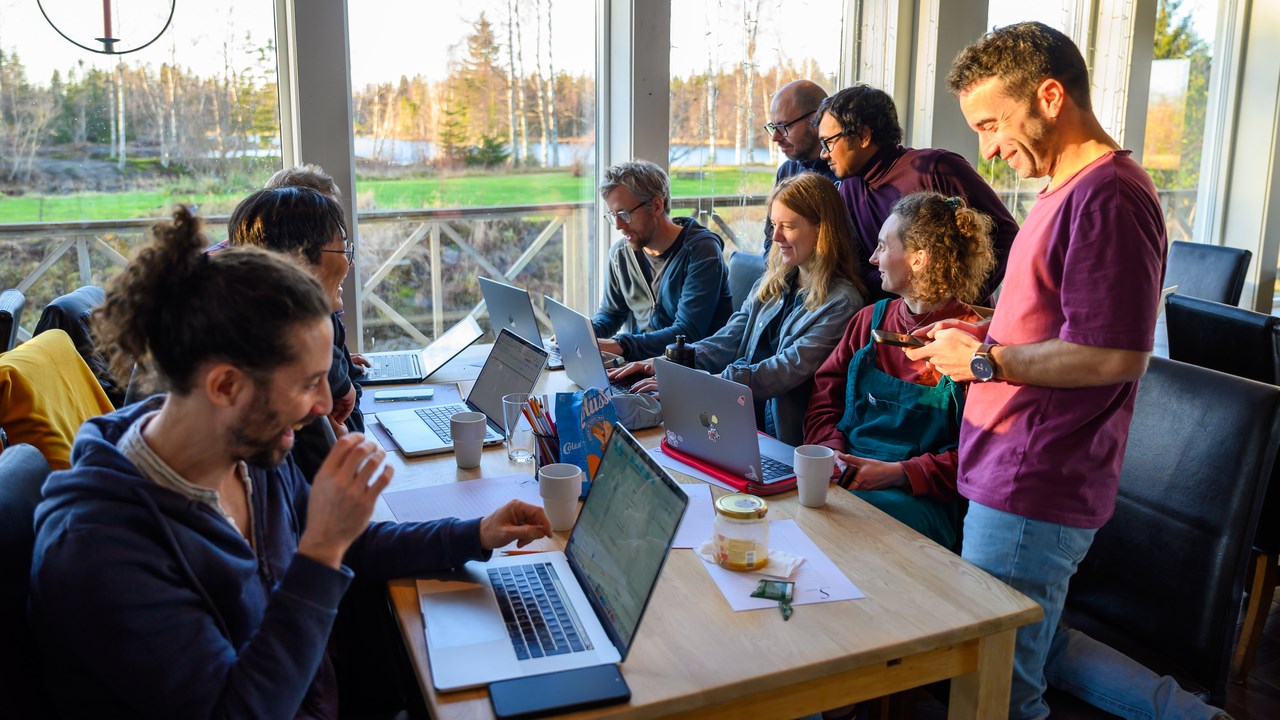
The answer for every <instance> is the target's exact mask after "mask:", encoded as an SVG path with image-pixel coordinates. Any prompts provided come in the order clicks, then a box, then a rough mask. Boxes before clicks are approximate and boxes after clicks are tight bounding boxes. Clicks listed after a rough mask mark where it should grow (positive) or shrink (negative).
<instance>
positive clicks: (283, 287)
mask: <svg viewBox="0 0 1280 720" xmlns="http://www.w3.org/2000/svg"><path fill="white" fill-rule="evenodd" d="M151 234H152V237H153V241H152V242H151V244H150V245H148V246H146V247H144V248H142V250H141V251H140V252H139V253H138V255H137V257H135V258H134V259H133V261H132V262H130V263H129V265H128V267H126V268H125V269H124V270H123V271H122V272H121V273H120V274H119V275H117V276H116V277H115V278H113V279H112V281H111V283H110V284H109V285H108V287H107V297H106V300H105V301H104V302H103V304H102V305H101V306H99V307H98V309H97V310H96V311H95V312H94V316H93V334H94V341H95V343H96V344H97V346H98V347H101V348H105V349H106V353H107V358H108V362H109V365H110V370H111V374H112V375H113V376H114V377H115V378H116V379H117V380H118V381H120V382H121V383H122V384H123V383H125V382H127V381H128V380H129V376H130V373H131V371H132V369H133V365H134V363H135V362H136V363H137V364H138V365H139V366H140V369H141V370H143V371H144V372H150V371H151V370H156V371H158V373H159V375H160V379H161V380H162V382H163V384H164V385H165V386H167V387H168V388H169V389H170V390H172V391H173V392H175V393H177V394H179V395H185V394H187V393H189V392H191V390H192V387H193V377H194V375H195V372H196V369H197V368H198V367H200V365H201V364H203V363H206V362H209V361H227V362H230V363H232V364H234V365H236V366H237V367H239V368H242V369H244V370H245V371H246V372H249V373H254V374H267V373H270V372H271V371H272V370H274V369H275V368H277V367H279V366H281V365H284V364H286V363H289V362H292V361H293V360H294V359H295V351H294V348H293V347H292V342H291V340H292V333H291V332H290V330H291V329H292V328H294V327H295V326H297V325H299V324H301V323H304V322H308V321H312V320H324V319H327V318H328V317H329V313H330V310H329V301H328V300H327V299H326V298H325V295H324V290H323V289H322V288H321V287H320V283H319V281H317V280H316V279H315V278H314V277H312V276H311V274H310V273H309V272H307V271H306V270H304V269H302V268H301V267H298V265H296V264H295V263H294V262H292V261H290V260H289V259H288V258H286V257H282V256H280V255H278V254H275V253H269V252H266V251H263V250H260V249H257V248H235V249H229V250H225V251H223V252H220V253H217V254H215V255H207V254H205V253H204V252H203V249H204V248H205V247H207V246H208V245H209V241H208V239H207V238H205V236H204V234H203V233H201V232H200V222H199V220H197V219H196V217H195V216H194V215H192V214H191V211H190V210H188V209H187V208H185V207H179V208H178V209H177V210H176V211H175V212H174V213H173V219H172V221H169V222H161V223H158V224H157V225H156V226H155V227H153V228H152V229H151Z"/></svg>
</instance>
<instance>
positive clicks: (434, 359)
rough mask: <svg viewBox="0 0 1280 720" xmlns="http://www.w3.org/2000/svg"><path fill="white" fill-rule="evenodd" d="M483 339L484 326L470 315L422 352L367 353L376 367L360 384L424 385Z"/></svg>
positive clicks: (368, 369)
mask: <svg viewBox="0 0 1280 720" xmlns="http://www.w3.org/2000/svg"><path fill="white" fill-rule="evenodd" d="M482 337H484V330H482V329H481V328H480V323H478V322H476V319H475V318H473V317H471V316H470V315H468V316H466V317H464V318H462V319H461V320H459V321H458V323H457V324H456V325H454V326H453V327H451V328H449V329H448V330H446V331H445V332H444V334H442V335H441V336H440V337H438V338H436V339H435V340H434V341H432V343H431V344H430V345H428V346H426V347H425V348H423V349H421V350H403V351H398V352H376V353H365V355H364V356H365V357H366V358H368V360H369V362H370V363H372V366H371V367H367V368H365V369H364V375H362V376H360V377H358V378H356V380H357V381H358V382H359V383H360V384H361V385H387V384H391V383H413V382H422V381H423V380H426V379H427V378H429V377H431V374H432V373H434V372H435V371H437V370H439V369H440V368H442V367H444V366H445V365H446V364H447V363H448V362H449V361H450V360H452V359H454V358H455V357H457V356H458V353H460V352H462V351H463V350H466V349H467V348H468V347H470V345H471V343H473V342H475V341H476V340H479V339H480V338H482Z"/></svg>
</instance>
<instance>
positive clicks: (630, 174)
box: [591, 160, 734, 360]
mask: <svg viewBox="0 0 1280 720" xmlns="http://www.w3.org/2000/svg"><path fill="white" fill-rule="evenodd" d="M600 197H602V198H604V204H605V205H607V206H608V208H609V212H606V213H605V214H604V216H605V219H607V220H608V221H609V222H610V223H612V224H613V226H614V227H616V228H617V229H618V231H619V232H620V233H622V238H621V239H619V240H618V241H617V242H615V243H614V244H613V247H611V248H610V249H609V269H608V272H609V275H608V277H607V278H606V279H605V289H604V298H603V299H602V300H601V301H600V309H599V310H596V314H595V317H593V318H591V324H592V325H593V326H594V327H595V331H596V337H597V338H600V341H599V342H600V349H601V350H605V351H607V352H611V353H613V354H615V355H621V356H622V357H624V358H626V359H627V360H645V359H648V358H651V357H657V356H658V355H661V354H662V353H663V351H664V350H666V347H667V345H670V344H671V343H673V342H675V341H676V336H677V335H683V336H684V337H685V340H686V341H687V342H691V343H692V342H695V341H697V340H701V339H702V338H704V337H708V336H710V335H713V334H715V332H716V331H717V330H719V329H720V328H722V327H724V324H725V321H726V320H728V319H729V316H730V315H732V314H733V310H734V308H733V301H732V299H731V296H730V295H729V274H728V271H727V270H726V268H725V264H724V242H723V241H722V240H721V239H720V236H719V235H716V234H715V233H713V232H711V231H710V230H708V229H706V228H705V227H703V226H702V225H699V224H698V222H697V221H696V220H694V219H693V218H685V217H681V218H673V217H671V190H670V188H669V185H668V182H667V173H666V172H664V171H663V170H662V168H660V167H658V166H657V165H655V164H653V163H651V162H649V161H647V160H636V161H633V162H624V163H619V164H617V165H614V166H613V167H610V168H609V169H608V170H606V171H605V174H604V183H602V184H601V185H600ZM624 326H625V327H626V329H627V331H626V332H623V333H620V334H618V335H614V333H616V332H618V331H619V330H621V329H622V328H623V327H624ZM611 335H613V337H612V338H611V337H610V336H611Z"/></svg>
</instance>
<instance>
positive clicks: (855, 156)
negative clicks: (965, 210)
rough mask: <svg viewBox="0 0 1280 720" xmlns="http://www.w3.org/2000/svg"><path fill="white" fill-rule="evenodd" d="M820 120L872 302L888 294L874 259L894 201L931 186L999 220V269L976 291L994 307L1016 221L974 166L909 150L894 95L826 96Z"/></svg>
mask: <svg viewBox="0 0 1280 720" xmlns="http://www.w3.org/2000/svg"><path fill="white" fill-rule="evenodd" d="M815 118H816V120H815V122H816V124H817V128H818V145H819V150H820V153H821V155H822V158H823V159H824V160H826V161H827V163H828V164H829V165H830V167H831V171H832V172H833V173H835V175H836V177H838V178H840V183H839V185H838V187H839V190H840V197H841V198H843V199H844V204H845V207H847V208H848V209H849V219H850V220H852V221H853V230H854V235H855V236H856V246H855V248H854V249H855V250H856V251H857V253H858V260H859V263H860V267H861V268H862V280H863V282H864V283H866V285H867V289H868V290H870V292H871V297H870V299H869V302H870V301H875V300H879V299H882V298H886V297H890V295H889V294H888V293H886V292H884V291H882V290H881V289H880V271H879V270H877V269H876V267H875V266H874V265H872V264H871V262H870V260H871V254H872V253H873V252H875V249H876V243H877V242H878V240H879V238H880V228H881V227H883V226H884V221H885V220H888V219H889V215H890V214H891V212H890V211H891V209H892V208H893V204H894V203H896V202H897V201H898V200H899V198H902V197H904V196H906V195H910V194H912V193H918V192H924V191H931V192H936V193H941V194H943V195H944V196H946V197H962V198H964V199H965V202H967V203H968V205H969V207H971V208H973V209H975V210H978V211H980V212H982V213H984V214H986V215H989V216H990V217H991V219H993V220H995V222H996V229H995V234H994V235H992V241H993V243H994V246H995V247H994V249H995V252H996V267H995V269H994V270H992V271H991V275H990V276H988V277H987V281H986V282H985V283H984V284H983V286H982V290H980V291H979V294H978V302H979V303H981V304H985V305H995V299H994V297H993V293H995V291H996V288H998V287H1000V282H1001V280H1003V279H1004V268H1005V262H1006V260H1007V259H1008V257H1009V248H1010V247H1012V245H1013V236H1014V235H1017V234H1018V223H1016V222H1014V219H1013V216H1012V215H1010V214H1009V210H1008V208H1006V207H1005V206H1004V203H1003V202H1001V200H1000V197H999V196H998V195H996V193H995V191H994V190H992V189H991V186H990V185H988V184H987V183H986V181H984V180H983V179H982V177H981V176H980V175H978V172H977V171H976V170H974V169H973V166H972V165H970V164H969V163H968V161H966V160H965V159H964V158H962V157H960V156H959V155H957V154H955V153H953V152H950V151H947V150H939V149H933V148H925V149H922V150H916V149H913V148H909V147H904V146H903V145H902V126H901V125H899V124H898V109H897V107H896V106H895V105H894V102H893V98H891V97H889V94H888V93H886V92H884V91H883V90H878V89H876V88H873V87H871V86H869V85H854V86H853V87H848V88H845V89H844V90H841V91H840V92H838V93H836V94H835V95H832V96H831V97H829V98H827V99H826V100H823V101H822V106H821V107H819V108H818V114H817V115H816V116H815Z"/></svg>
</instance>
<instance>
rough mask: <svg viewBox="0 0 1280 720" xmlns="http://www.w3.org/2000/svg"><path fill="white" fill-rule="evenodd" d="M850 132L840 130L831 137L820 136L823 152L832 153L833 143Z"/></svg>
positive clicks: (819, 141)
mask: <svg viewBox="0 0 1280 720" xmlns="http://www.w3.org/2000/svg"><path fill="white" fill-rule="evenodd" d="M848 134H849V133H848V132H838V133H836V134H835V135H832V136H830V137H824V138H818V144H819V145H821V146H822V152H824V153H826V154H828V155H830V154H831V143H833V142H835V141H836V140H839V139H840V138H842V137H844V136H845V135H848Z"/></svg>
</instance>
